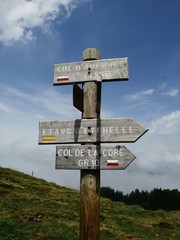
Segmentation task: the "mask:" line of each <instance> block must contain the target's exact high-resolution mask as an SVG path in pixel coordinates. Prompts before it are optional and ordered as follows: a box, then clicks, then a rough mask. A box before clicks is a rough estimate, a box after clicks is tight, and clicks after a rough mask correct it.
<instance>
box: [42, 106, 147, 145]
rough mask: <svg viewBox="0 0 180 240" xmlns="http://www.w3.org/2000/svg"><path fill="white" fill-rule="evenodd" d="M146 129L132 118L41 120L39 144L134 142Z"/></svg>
mask: <svg viewBox="0 0 180 240" xmlns="http://www.w3.org/2000/svg"><path fill="white" fill-rule="evenodd" d="M88 112H89V113H91V110H89V109H88ZM147 131H148V129H146V128H145V127H144V126H143V125H142V124H141V123H139V122H137V121H136V120H135V119H133V118H112V119H76V120H71V121H43V122H40V124H39V144H64V143H98V142H102V143H123V142H135V141H136V140H137V139H139V138H140V137H141V136H142V135H143V134H144V133H146V132H147Z"/></svg>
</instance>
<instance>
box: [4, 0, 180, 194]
mask: <svg viewBox="0 0 180 240" xmlns="http://www.w3.org/2000/svg"><path fill="white" fill-rule="evenodd" d="M0 3H1V9H0V129H1V136H3V137H2V138H1V144H0V166H2V167H10V168H13V169H17V170H20V171H23V172H26V173H28V174H31V172H32V171H34V175H35V176H37V177H41V178H44V179H47V180H49V181H53V182H56V183H58V184H60V185H65V186H70V187H73V188H78V187H79V171H65V170H55V169H54V168H55V167H54V166H55V146H53V145H52V146H38V123H39V121H42V120H56V119H58V120H63V119H66V120H71V119H76V118H80V117H81V114H80V112H79V111H78V110H76V109H75V108H74V107H73V106H72V86H53V65H54V64H55V63H67V62H75V61H81V60H82V51H83V50H84V49H86V48H91V47H93V48H97V49H99V50H100V53H101V59H107V58H120V57H128V59H129V81H125V82H120V81H119V82H109V83H103V86H102V105H101V106H102V111H101V115H102V117H108V118H111V117H133V118H135V119H137V120H138V121H140V122H141V123H143V124H144V125H145V126H146V127H148V128H149V132H148V133H146V134H145V135H144V136H143V137H142V138H141V139H139V140H138V141H137V142H136V143H133V144H126V146H127V147H128V149H129V150H131V152H132V153H133V154H134V155H135V156H136V159H135V161H134V162H133V163H132V164H131V165H130V166H129V167H128V168H127V169H126V170H125V171H103V172H102V177H101V182H102V185H105V186H111V187H113V188H115V189H119V190H122V191H124V192H129V191H131V190H133V189H135V188H139V189H144V190H150V189H153V188H154V187H162V188H171V189H172V188H179V180H180V179H179V168H180V150H179V142H180V139H179V133H180V107H179V106H180V98H179V96H180V67H179V62H180V27H179V22H180V15H179V12H180V2H179V0H173V1H170V0H158V1H157V0H151V1H149V0H113V1H110V0H96V1H95V0H94V1H93V0H85V1H83V0H51V1H48V0H44V1H42V0H37V1H35V0H32V1H24V0H14V1H13V2H12V1H10V0H6V1H3V0H0Z"/></svg>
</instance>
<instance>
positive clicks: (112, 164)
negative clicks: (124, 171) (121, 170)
mask: <svg viewBox="0 0 180 240" xmlns="http://www.w3.org/2000/svg"><path fill="white" fill-rule="evenodd" d="M107 166H108V167H117V166H119V161H118V160H107Z"/></svg>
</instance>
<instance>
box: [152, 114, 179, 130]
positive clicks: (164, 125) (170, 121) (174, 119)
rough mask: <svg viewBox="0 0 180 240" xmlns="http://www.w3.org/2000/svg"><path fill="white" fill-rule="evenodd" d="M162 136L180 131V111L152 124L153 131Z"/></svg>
mask: <svg viewBox="0 0 180 240" xmlns="http://www.w3.org/2000/svg"><path fill="white" fill-rule="evenodd" d="M151 131H153V132H156V133H161V134H173V133H174V134H175V133H178V132H179V131H180V111H175V112H172V113H170V114H169V115H166V116H163V117H161V118H159V119H158V120H156V121H153V122H152V130H151Z"/></svg>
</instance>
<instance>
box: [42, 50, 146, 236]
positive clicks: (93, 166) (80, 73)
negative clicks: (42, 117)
mask: <svg viewBox="0 0 180 240" xmlns="http://www.w3.org/2000/svg"><path fill="white" fill-rule="evenodd" d="M83 60H84V61H81V62H74V63H63V64H55V65H54V82H53V84H54V85H65V84H73V105H74V106H75V107H76V108H77V109H78V110H80V111H81V112H82V118H81V119H76V120H70V121H69V120H68V121H42V122H40V123H39V144H77V143H81V144H82V145H73V146H67V145H59V146H57V147H56V169H78V170H81V179H80V240H99V239H100V170H124V169H125V168H126V167H127V166H128V165H129V164H130V163H131V162H132V161H133V160H134V159H135V156H134V155H133V154H132V153H131V152H130V151H129V150H128V149H127V148H126V147H125V146H119V145H117V146H101V143H124V142H128V143H133V142H135V141H137V140H138V139H139V138H140V137H141V136H142V135H143V134H145V133H146V132H147V131H148V129H146V128H145V127H144V126H143V125H142V124H141V123H139V122H137V121H136V120H135V119H133V118H113V119H101V118H100V108H101V83H102V82H103V81H104V82H105V81H123V80H128V58H114V59H104V60H100V53H99V51H98V50H97V49H95V48H88V49H85V50H84V51H83ZM79 83H83V88H82V89H81V88H80V87H79V86H78V84H79Z"/></svg>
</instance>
